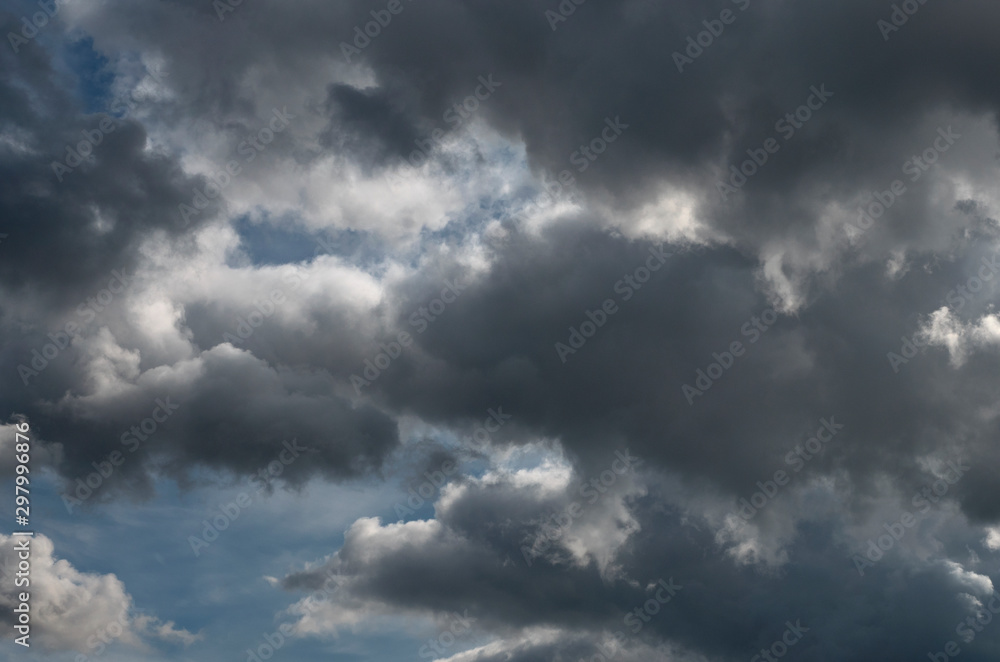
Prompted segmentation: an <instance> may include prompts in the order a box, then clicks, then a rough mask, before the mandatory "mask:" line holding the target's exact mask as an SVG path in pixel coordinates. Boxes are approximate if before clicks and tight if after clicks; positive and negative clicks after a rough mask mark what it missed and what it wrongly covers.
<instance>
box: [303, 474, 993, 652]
mask: <svg viewBox="0 0 1000 662" xmlns="http://www.w3.org/2000/svg"><path fill="white" fill-rule="evenodd" d="M568 496H569V498H573V497H574V496H575V495H574V494H573V493H572V490H571V491H570V493H569V494H568ZM608 498H611V497H608ZM498 501H499V502H501V503H503V504H504V507H503V512H504V513H505V515H506V516H507V517H508V518H509V519H508V522H510V521H513V522H518V521H520V522H528V521H532V520H534V521H535V522H536V523H537V522H540V521H541V519H540V518H539V517H538V516H539V515H540V514H541V513H543V512H551V509H552V508H553V507H554V506H558V505H559V504H558V500H557V501H555V502H553V501H550V500H547V499H542V498H538V497H537V496H534V497H533V496H532V495H530V493H529V492H526V491H525V490H524V489H523V488H515V487H514V486H513V485H511V484H510V483H508V482H503V481H502V482H500V483H499V484H491V485H489V486H484V485H479V486H476V487H473V488H472V489H471V490H469V491H466V492H463V493H461V494H460V495H459V497H458V498H457V500H456V499H452V500H451V501H450V503H449V505H448V506H447V508H445V509H442V511H439V521H440V522H441V526H440V527H427V524H426V523H420V522H414V523H411V524H409V525H402V526H403V528H401V529H394V528H393V525H389V526H387V527H386V528H384V529H376V528H373V527H374V526H375V525H374V524H373V523H371V522H369V521H365V522H359V523H358V524H356V525H355V527H354V528H353V529H352V530H351V531H350V532H349V533H348V534H347V538H346V541H345V545H344V547H343V548H342V549H341V550H340V551H339V552H338V554H337V555H336V556H335V557H334V558H333V559H332V560H331V561H330V562H329V563H328V564H327V565H326V566H324V567H321V568H318V569H315V570H312V571H307V572H302V573H297V574H294V575H290V576H289V577H288V578H287V579H286V580H285V582H284V587H285V588H286V589H288V590H292V591H302V590H307V589H309V588H315V586H316V585H317V583H316V580H318V579H319V578H321V577H322V576H324V575H325V573H327V572H328V571H330V570H334V571H336V572H337V573H339V575H340V586H341V587H342V589H343V590H344V593H343V594H342V595H341V596H340V598H338V599H340V600H343V601H344V604H351V600H355V601H358V600H360V601H364V602H374V603H376V604H381V605H387V606H389V607H392V608H398V609H414V608H418V609H424V610H427V611H431V612H437V613H448V612H449V611H454V610H459V609H461V610H464V609H468V610H469V615H470V616H472V617H473V618H474V619H475V622H476V623H477V625H479V626H482V627H486V628H487V629H494V630H498V631H503V628H504V627H505V626H506V627H507V628H515V629H517V628H525V627H529V626H534V627H551V628H556V629H557V630H561V631H562V632H564V633H565V634H564V635H563V636H562V637H561V640H560V641H559V645H558V646H557V647H556V650H561V651H562V654H564V655H565V654H566V653H567V652H568V651H569V650H573V651H574V652H576V653H577V654H580V655H582V654H583V651H582V650H581V649H584V650H585V649H589V652H588V653H587V656H588V657H589V656H592V655H594V654H595V653H597V652H599V650H600V649H599V648H598V645H605V644H606V641H605V640H604V637H602V636H601V635H600V634H599V633H601V632H606V633H608V634H611V633H614V632H615V631H617V632H619V633H621V634H623V635H624V641H625V643H626V644H627V646H626V650H628V649H629V648H634V647H636V646H639V645H641V644H645V645H654V646H655V645H656V644H658V643H659V642H663V641H668V642H671V643H672V644H675V645H678V646H679V647H680V648H681V650H685V651H688V652H698V653H700V654H702V655H704V656H706V657H707V658H708V659H726V660H728V659H740V658H749V657H750V656H752V655H753V654H755V653H757V651H759V650H760V649H761V648H769V647H770V645H771V643H772V642H773V641H774V640H776V639H778V638H779V637H780V636H781V634H782V631H783V630H784V629H785V627H786V623H788V622H791V623H792V624H800V625H801V626H802V627H804V628H806V629H807V632H805V633H804V636H803V637H802V640H801V642H800V643H798V644H797V645H796V647H795V655H796V657H797V658H799V659H809V660H828V659H845V660H864V659H873V658H877V657H879V656H884V655H899V656H908V657H911V658H917V657H920V656H922V655H925V654H926V652H927V651H928V650H940V649H942V647H943V645H944V643H945V642H946V641H948V640H949V639H950V638H953V637H954V634H953V632H952V631H953V628H954V626H955V624H957V623H958V622H960V621H962V620H964V618H965V617H967V616H968V614H969V613H972V611H974V610H971V611H970V607H969V606H968V605H967V604H963V601H962V599H961V598H960V597H958V596H957V595H956V594H958V593H963V592H964V593H969V594H970V595H975V596H976V597H977V598H979V599H982V600H984V601H986V600H988V599H989V597H990V590H989V589H988V587H987V585H986V583H985V582H983V578H981V577H980V578H978V579H977V578H975V577H973V576H971V575H968V574H965V571H961V572H960V571H958V570H957V566H949V565H948V564H946V563H937V564H929V565H926V566H923V567H917V566H914V565H912V564H911V563H908V562H906V561H903V560H901V559H899V558H896V557H890V558H887V559H886V560H883V561H882V562H881V563H882V565H881V566H880V567H879V568H878V569H877V570H876V571H875V572H868V573H867V574H866V575H865V576H860V575H859V574H858V573H857V572H855V568H854V566H853V565H852V564H851V562H850V560H849V558H848V553H849V552H848V550H846V549H845V547H844V546H843V543H842V542H841V541H840V540H839V539H838V537H837V535H836V534H835V531H836V530H837V529H838V528H839V526H840V524H841V522H838V521H836V518H835V517H834V518H831V517H829V516H823V515H819V516H816V517H814V518H812V521H810V522H807V523H803V524H802V527H801V531H800V535H799V536H798V537H797V538H796V540H795V541H794V543H793V544H792V545H790V546H789V550H788V551H789V554H790V556H792V557H794V558H795V563H794V564H792V565H791V566H789V567H787V568H785V569H783V570H782V571H780V572H777V573H762V572H760V571H759V569H757V568H754V567H751V566H743V567H739V566H735V565H734V564H733V562H732V559H731V558H729V557H728V556H727V555H726V554H725V553H724V552H723V550H722V549H721V548H720V546H719V544H718V541H717V539H714V537H713V534H712V532H711V530H712V526H711V524H710V523H709V522H707V521H702V520H700V519H698V518H691V517H684V518H682V517H681V515H682V509H681V508H678V507H676V506H666V507H664V504H665V503H667V502H669V501H671V497H670V496H669V495H668V494H667V493H665V492H660V491H659V490H658V489H656V487H655V486H654V487H653V489H652V491H651V493H650V494H649V495H648V496H647V497H644V498H641V499H639V500H638V501H636V502H635V503H634V504H633V506H632V507H631V511H632V514H633V515H634V516H635V517H636V518H637V519H638V521H639V523H640V524H641V531H642V534H641V535H636V536H634V537H633V538H632V539H631V540H630V543H629V544H628V546H627V547H626V549H625V550H624V551H623V553H622V554H620V555H619V557H618V561H619V562H620V563H621V567H622V570H623V577H628V578H634V579H636V580H637V582H638V584H632V585H629V583H628V582H626V581H625V580H624V579H623V578H621V577H619V578H613V579H607V578H602V577H600V575H599V574H598V570H597V568H596V567H595V566H594V565H587V566H585V567H578V566H573V565H567V564H565V563H559V562H553V561H552V560H550V559H548V558H540V559H536V560H535V562H534V563H533V564H532V565H531V566H530V568H528V567H525V566H523V565H522V564H521V555H520V554H519V553H518V546H519V545H520V544H522V541H523V540H524V538H525V536H526V535H528V532H527V531H526V529H525V528H521V527H518V526H511V525H510V524H509V523H508V525H507V526H504V527H498V526H497V524H498V522H499V521H501V520H500V519H499V518H494V517H489V516H486V517H484V516H482V515H479V516H469V515H471V514H472V513H475V512H479V511H480V508H481V507H482V506H483V504H484V503H496V502H498ZM487 512H488V511H487ZM395 526H396V527H399V526H401V525H395ZM535 526H537V524H536V525H535ZM406 527H411V528H412V529H413V530H412V531H408V530H406ZM528 528H530V527H528ZM970 542H971V541H970ZM557 544H558V543H557ZM831 557H834V558H837V559H838V560H840V563H839V564H831ZM511 559H516V561H514V562H512V560H511ZM970 565H972V566H974V567H973V568H972V569H973V570H974V571H976V572H984V571H986V570H985V566H986V565H987V564H978V563H972V564H970ZM979 566H984V567H982V568H980V567H979ZM661 579H663V580H665V581H666V583H667V585H668V586H679V587H680V588H675V590H674V595H673V596H672V597H671V599H670V600H669V601H666V602H663V599H665V598H666V597H667V594H665V593H663V592H660V598H661V603H662V604H660V605H655V604H654V605H652V606H651V607H647V605H648V604H649V601H650V600H655V596H656V592H657V590H658V589H659V588H660V587H661V586H662V584H660V580H661ZM647 586H649V587H650V588H647ZM817 596H823V597H822V599H817ZM355 604H356V603H355ZM637 609H638V610H640V611H644V614H637V612H636V610H637ZM630 614H631V615H632V617H631V618H629V615H630ZM873 618H877V619H878V624H879V625H878V627H877V628H872V627H868V626H867V625H866V624H868V623H870V622H871V619H873ZM581 631H586V632H589V633H591V634H589V635H585V636H582V637H581V636H580V635H579V633H580V632H581ZM507 632H510V630H507ZM998 637H1000V632H992V631H989V630H987V631H986V632H985V633H984V634H982V635H980V636H978V637H977V639H978V640H977V642H976V643H975V645H974V646H969V647H967V651H968V652H967V653H966V655H969V659H976V660H979V659H982V660H985V659H990V658H989V656H990V651H991V650H992V649H994V648H995V647H996V646H997V645H998V644H997V642H998ZM581 639H582V640H583V641H581ZM534 647H535V646H525V647H524V648H526V649H528V650H521V651H520V653H519V654H521V655H528V654H529V651H530V650H531V648H534ZM537 648H539V649H540V650H544V649H545V648H546V646H545V645H537ZM505 650H507V651H508V652H513V651H510V649H505ZM540 650H539V651H534V652H533V654H535V655H538V654H540ZM550 654H551V651H550ZM477 659H492V658H490V657H488V656H483V657H482V658H477ZM524 659H533V658H531V657H525V658H524ZM624 659H631V657H626V658H624ZM638 659H642V658H641V657H640V658H638Z"/></svg>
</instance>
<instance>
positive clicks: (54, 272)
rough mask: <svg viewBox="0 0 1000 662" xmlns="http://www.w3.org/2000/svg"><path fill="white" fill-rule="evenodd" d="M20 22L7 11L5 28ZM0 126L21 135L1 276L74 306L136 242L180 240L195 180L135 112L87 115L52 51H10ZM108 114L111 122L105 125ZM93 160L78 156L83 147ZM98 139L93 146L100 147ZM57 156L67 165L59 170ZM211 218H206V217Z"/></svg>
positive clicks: (4, 172)
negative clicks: (157, 144) (131, 115)
mask: <svg viewBox="0 0 1000 662" xmlns="http://www.w3.org/2000/svg"><path fill="white" fill-rule="evenodd" d="M12 27H13V18H12V17H11V16H10V15H6V21H5V23H4V26H3V28H2V29H3V32H4V34H6V33H7V31H8V30H9V29H10V28H12ZM0 57H2V58H3V62H4V74H3V75H2V77H0V95H2V96H3V98H4V102H3V104H2V106H0V107H2V111H0V112H2V115H0V122H2V124H0V127H2V131H3V132H4V133H5V134H7V135H8V136H11V137H13V138H14V143H15V144H18V143H20V144H22V145H23V148H18V147H15V146H14V145H12V144H7V145H6V146H5V147H4V148H3V151H2V152H0V182H2V184H0V207H2V209H3V221H4V230H3V231H4V232H6V233H7V234H8V235H9V237H8V238H7V239H6V242H5V243H6V246H5V248H6V249H7V250H6V254H5V256H4V260H3V261H2V264H0V282H2V283H3V287H4V289H5V290H6V291H7V292H8V293H9V294H11V295H17V296H22V297H30V299H31V300H33V301H37V302H38V303H39V304H42V303H44V302H51V304H53V305H55V306H60V305H61V306H71V305H74V306H75V305H76V304H77V303H79V302H80V300H81V299H83V298H85V297H86V296H87V295H90V294H93V291H94V290H98V289H100V288H101V287H103V286H104V284H100V285H99V283H101V281H102V280H105V281H106V280H107V279H108V278H109V277H110V275H111V274H110V272H111V270H112V269H116V268H118V269H121V268H125V269H127V270H129V269H132V268H134V266H135V265H136V263H137V261H138V255H137V249H138V246H139V243H140V242H141V241H142V240H144V239H146V238H148V237H149V235H150V234H152V233H154V232H156V231H162V232H164V233H165V234H166V236H167V237H168V238H169V240H171V241H173V242H175V243H176V244H177V246H178V247H179V248H180V247H183V245H184V238H185V236H186V234H187V233H188V232H190V231H191V230H192V229H194V228H196V227H197V226H198V225H199V224H200V223H199V222H196V223H194V224H192V227H190V228H185V227H184V226H183V223H182V220H183V219H182V218H181V216H180V215H179V213H178V210H177V206H178V204H179V203H181V202H188V201H189V199H190V195H191V194H190V190H191V189H192V188H193V187H194V185H195V184H197V183H198V181H197V180H195V179H192V178H190V177H188V176H187V175H185V174H184V172H183V170H182V169H181V168H180V165H179V164H178V162H177V161H176V160H175V159H174V158H171V157H169V156H166V155H163V154H157V153H156V152H148V151H146V138H147V136H146V132H145V130H144V129H143V127H142V126H141V125H140V124H138V123H136V122H134V121H132V120H130V119H127V118H126V119H116V120H114V121H111V120H109V119H107V116H106V115H87V114H84V113H83V112H82V108H81V101H80V100H79V99H77V98H75V97H74V96H72V95H71V94H69V93H68V92H67V91H66V88H67V87H69V86H70V85H71V78H70V77H69V75H68V74H67V73H66V72H65V71H64V70H63V68H62V67H61V66H54V65H53V62H52V60H50V58H49V57H48V54H47V53H46V51H43V50H41V49H39V48H37V47H31V48H24V49H23V51H22V52H21V53H19V54H14V53H12V52H11V51H10V50H9V49H6V48H5V49H3V51H2V55H0ZM102 120H105V121H106V122H107V123H106V124H104V125H103V126H104V127H105V129H107V127H109V126H110V127H111V128H110V131H108V132H105V130H102V129H101V127H102V124H101V122H102ZM81 143H85V147H84V148H83V149H84V150H92V161H85V162H84V163H83V164H81V165H76V166H74V167H69V166H66V163H67V162H68V163H70V164H71V165H72V164H73V163H79V161H78V160H77V159H76V158H75V157H74V156H73V154H78V153H79V151H78V150H79V146H80V145H81ZM95 143H96V144H95ZM54 163H60V164H62V166H63V168H62V169H59V168H54V167H53V164H54ZM204 219H205V216H203V217H202V220H204Z"/></svg>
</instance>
